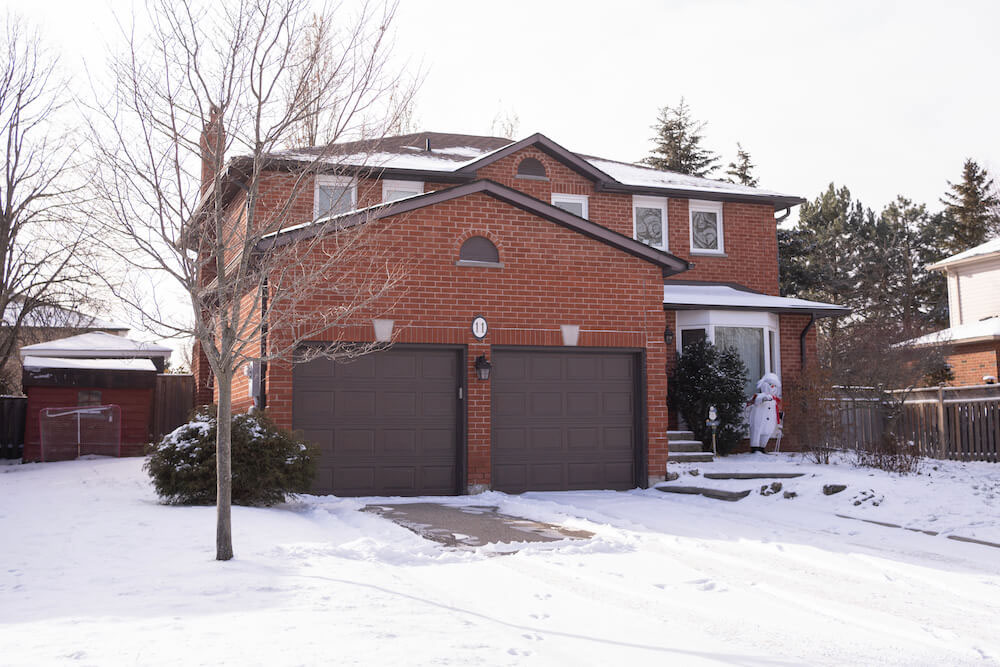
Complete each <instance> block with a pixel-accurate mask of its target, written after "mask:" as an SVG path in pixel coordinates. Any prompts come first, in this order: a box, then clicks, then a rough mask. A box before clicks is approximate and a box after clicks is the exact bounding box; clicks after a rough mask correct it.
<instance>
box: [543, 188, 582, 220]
mask: <svg viewBox="0 0 1000 667" xmlns="http://www.w3.org/2000/svg"><path fill="white" fill-rule="evenodd" d="M587 200H588V197H587V195H568V194H560V193H556V192H553V193H552V205H553V206H555V207H556V208H561V209H562V210H564V211H569V212H570V213H572V214H573V215H575V216H579V217H581V218H584V219H587V217H588V215H589V214H590V211H589V210H588V207H587Z"/></svg>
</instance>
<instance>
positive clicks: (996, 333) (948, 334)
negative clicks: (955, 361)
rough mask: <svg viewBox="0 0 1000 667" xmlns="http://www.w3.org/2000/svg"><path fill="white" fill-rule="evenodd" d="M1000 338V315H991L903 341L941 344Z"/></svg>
mask: <svg viewBox="0 0 1000 667" xmlns="http://www.w3.org/2000/svg"><path fill="white" fill-rule="evenodd" d="M993 338H1000V317H991V318H989V319H986V320H980V321H979V322H970V323H969V324H960V325H958V326H957V327H951V328H950V329H942V330H941V331H935V332H933V333H929V334H926V335H924V336H920V337H919V338H913V339H911V340H908V341H906V343H902V344H904V345H917V346H920V345H939V344H942V343H971V342H973V341H979V340H990V339H993Z"/></svg>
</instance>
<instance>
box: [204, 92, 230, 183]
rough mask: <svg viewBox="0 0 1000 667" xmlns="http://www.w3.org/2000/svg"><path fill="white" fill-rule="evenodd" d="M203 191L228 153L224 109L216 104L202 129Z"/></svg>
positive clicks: (219, 168) (220, 167)
mask: <svg viewBox="0 0 1000 667" xmlns="http://www.w3.org/2000/svg"><path fill="white" fill-rule="evenodd" d="M200 144H201V191H202V192H205V191H206V190H207V189H208V188H209V187H210V186H211V184H212V179H214V178H215V175H216V173H217V172H218V171H220V170H221V169H222V164H223V160H224V159H225V154H226V132H225V129H224V128H223V127H222V110H221V109H219V107H217V106H215V105H214V104H213V105H212V106H211V108H210V110H209V115H208V122H207V123H205V125H204V126H203V127H202V130H201V142H200Z"/></svg>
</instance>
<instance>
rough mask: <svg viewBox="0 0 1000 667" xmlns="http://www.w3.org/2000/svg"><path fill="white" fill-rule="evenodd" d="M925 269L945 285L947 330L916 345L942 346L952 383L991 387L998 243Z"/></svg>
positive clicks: (997, 358) (995, 364)
mask: <svg viewBox="0 0 1000 667" xmlns="http://www.w3.org/2000/svg"><path fill="white" fill-rule="evenodd" d="M927 268H928V269H930V270H932V271H940V272H941V273H943V274H944V275H945V277H946V279H947V280H948V320H949V322H948V324H949V325H950V326H949V327H948V328H947V329H944V330H942V331H935V332H934V333H930V334H927V335H926V336H921V337H920V338H915V339H913V340H911V341H909V342H910V344H911V345H916V346H939V345H940V346H945V347H946V349H947V352H946V354H945V359H946V361H947V363H948V364H949V365H950V366H951V369H952V372H953V373H954V375H955V379H954V380H953V381H952V382H951V384H953V385H956V386H970V385H981V384H994V383H996V382H997V378H1000V298H997V292H998V290H1000V239H993V240H990V241H987V242H986V243H983V244H980V245H978V246H976V247H974V248H970V249H968V250H965V251H963V252H960V253H958V254H956V255H952V256H951V257H947V258H945V259H943V260H941V261H939V262H936V263H934V264H931V265H930V266H929V267H927Z"/></svg>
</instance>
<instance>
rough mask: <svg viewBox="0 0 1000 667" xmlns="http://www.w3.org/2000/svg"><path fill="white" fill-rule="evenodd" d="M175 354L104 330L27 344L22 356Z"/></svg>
mask: <svg viewBox="0 0 1000 667" xmlns="http://www.w3.org/2000/svg"><path fill="white" fill-rule="evenodd" d="M171 352H173V350H171V349H170V348H169V347H166V346H165V345H157V344H156V343H146V342H143V341H138V340H133V339H131V338H126V337H125V336H115V335H113V334H109V333H105V332H103V331H93V332H90V333H84V334H80V335H78V336H70V337H68V338H59V339H57V340H50V341H48V342H45V343H36V344H35V345H25V346H24V347H22V348H21V357H22V358H24V359H27V358H28V357H73V358H88V357H89V358H103V359H131V358H136V357H162V358H163V359H164V360H167V359H169V358H170V353H171Z"/></svg>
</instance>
